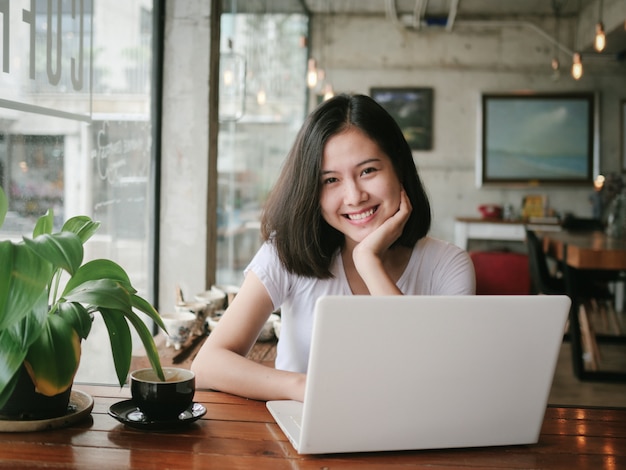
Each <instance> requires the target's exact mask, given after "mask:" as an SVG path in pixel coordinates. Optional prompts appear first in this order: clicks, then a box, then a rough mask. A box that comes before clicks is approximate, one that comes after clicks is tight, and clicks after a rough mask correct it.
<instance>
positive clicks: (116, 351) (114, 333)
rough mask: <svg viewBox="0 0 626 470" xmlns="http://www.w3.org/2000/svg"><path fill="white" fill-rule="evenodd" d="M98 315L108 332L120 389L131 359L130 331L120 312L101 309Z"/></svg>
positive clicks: (124, 381)
mask: <svg viewBox="0 0 626 470" xmlns="http://www.w3.org/2000/svg"><path fill="white" fill-rule="evenodd" d="M100 313H101V314H102V319H103V320H104V324H105V325H106V327H107V330H108V331H109V340H110V341H111V352H112V353H113V362H114V364H115V372H116V374H117V380H118V381H119V383H120V387H121V386H123V385H124V384H125V383H126V377H128V371H129V370H130V362H131V359H132V351H133V340H132V338H131V336H130V329H129V328H128V323H126V319H125V318H124V313H123V312H122V311H120V310H110V309H101V310H100Z"/></svg>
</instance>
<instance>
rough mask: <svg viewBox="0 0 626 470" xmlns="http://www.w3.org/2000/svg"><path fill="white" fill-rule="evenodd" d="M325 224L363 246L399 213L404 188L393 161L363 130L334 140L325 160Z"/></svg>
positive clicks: (338, 136)
mask: <svg viewBox="0 0 626 470" xmlns="http://www.w3.org/2000/svg"><path fill="white" fill-rule="evenodd" d="M320 178H321V180H322V191H321V197H320V205H321V209H322V216H323V217H324V220H325V221H326V222H327V223H328V224H329V225H330V226H331V227H333V228H335V229H337V230H339V231H340V232H341V233H343V234H344V235H345V237H346V243H347V244H348V246H350V245H355V244H357V243H359V242H360V241H361V240H363V238H365V237H366V236H367V235H368V234H370V233H371V232H372V231H373V230H374V229H376V228H377V227H379V226H380V225H381V224H382V223H383V222H384V221H385V220H387V219H388V218H389V217H391V216H392V215H393V214H395V213H396V212H397V211H398V208H399V207H400V191H401V190H402V185H401V183H400V180H399V179H398V176H397V175H396V172H395V171H394V169H393V165H392V163H391V159H390V158H389V157H388V156H387V155H386V154H385V153H383V151H382V150H381V149H380V148H379V147H378V144H376V142H374V141H373V140H371V139H370V138H369V137H367V135H365V134H364V133H363V132H361V131H360V130H359V129H356V128H350V129H348V130H346V131H344V132H341V133H339V134H336V135H334V136H333V137H331V138H330V139H329V140H328V141H327V142H326V145H325V147H324V154H323V156H322V171H321V175H320Z"/></svg>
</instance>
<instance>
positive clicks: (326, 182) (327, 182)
mask: <svg viewBox="0 0 626 470" xmlns="http://www.w3.org/2000/svg"><path fill="white" fill-rule="evenodd" d="M337 181H339V180H338V179H337V178H335V177H330V178H326V179H325V180H323V181H322V184H331V183H336V182H337Z"/></svg>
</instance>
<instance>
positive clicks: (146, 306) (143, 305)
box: [130, 295, 167, 331]
mask: <svg viewBox="0 0 626 470" xmlns="http://www.w3.org/2000/svg"><path fill="white" fill-rule="evenodd" d="M130 299H131V302H132V304H133V307H135V308H137V309H138V310H141V311H142V312H143V313H145V314H146V315H148V316H149V317H150V318H151V319H152V320H154V322H155V323H156V324H157V325H158V326H159V328H161V329H162V330H163V331H167V328H165V324H164V323H163V320H162V319H161V316H160V315H159V313H158V312H157V311H156V310H155V308H154V307H153V306H152V305H151V304H150V303H149V302H148V301H147V300H145V299H143V298H142V297H139V296H138V295H131V296H130Z"/></svg>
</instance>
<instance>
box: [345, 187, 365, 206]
mask: <svg viewBox="0 0 626 470" xmlns="http://www.w3.org/2000/svg"><path fill="white" fill-rule="evenodd" d="M343 197H344V202H345V203H346V204H351V205H355V204H358V203H360V202H362V201H364V200H366V199H367V193H366V192H365V191H364V189H363V188H362V187H361V185H359V183H358V182H357V181H346V183H345V186H344V196H343Z"/></svg>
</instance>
